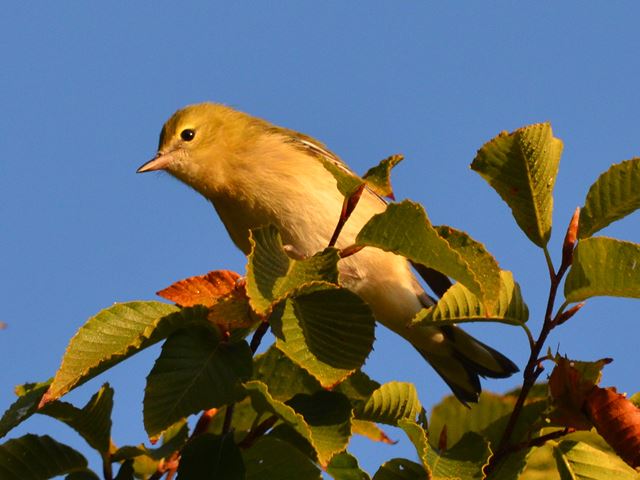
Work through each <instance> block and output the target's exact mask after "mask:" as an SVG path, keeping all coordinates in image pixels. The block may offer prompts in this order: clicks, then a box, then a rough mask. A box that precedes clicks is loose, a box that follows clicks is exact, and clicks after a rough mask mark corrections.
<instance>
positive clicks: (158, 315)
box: [42, 302, 208, 403]
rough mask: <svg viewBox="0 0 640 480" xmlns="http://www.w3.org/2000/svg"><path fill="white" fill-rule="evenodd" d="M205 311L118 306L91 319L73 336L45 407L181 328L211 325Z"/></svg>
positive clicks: (146, 305) (134, 304)
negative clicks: (49, 402)
mask: <svg viewBox="0 0 640 480" xmlns="http://www.w3.org/2000/svg"><path fill="white" fill-rule="evenodd" d="M206 312H207V310H206V309H205V308H203V307H193V308H185V309H182V310H180V309H179V308H178V307H175V306H173V305H167V304H166V303H160V302H129V303H118V304H115V305H113V306H112V307H109V308H107V309H105V310H103V311H101V312H100V313H98V314H97V315H96V316H95V317H91V318H90V319H89V320H88V321H87V322H86V323H85V324H84V325H83V326H82V327H80V329H79V330H78V332H77V333H76V334H75V335H74V337H73V338H72V339H71V341H70V342H69V346H68V347H67V350H66V352H65V354H64V357H63V358H62V365H61V366H60V368H59V369H58V371H57V372H56V375H55V377H54V379H53V382H52V384H51V386H50V387H49V391H48V392H47V393H46V394H45V396H44V397H43V399H42V403H45V402H47V401H50V400H54V399H57V398H59V397H61V396H62V395H64V394H65V393H67V392H68V391H69V390H71V389H72V388H74V387H76V386H78V385H80V384H82V383H84V382H86V381H87V380H90V379H91V378H93V377H95V376H96V375H98V374H100V373H102V372H104V371H105V370H107V369H109V368H111V367H113V366H114V365H116V364H118V363H120V362H121V361H123V360H125V359H127V358H129V357H131V356H132V355H134V354H136V353H137V352H139V351H140V350H143V349H145V348H147V347H149V346H151V345H153V344H154V343H157V342H159V341H160V340H164V339H165V338H166V337H168V336H169V335H170V334H171V333H173V332H174V331H176V330H177V329H179V328H184V327H187V326H191V325H208V322H207V319H206Z"/></svg>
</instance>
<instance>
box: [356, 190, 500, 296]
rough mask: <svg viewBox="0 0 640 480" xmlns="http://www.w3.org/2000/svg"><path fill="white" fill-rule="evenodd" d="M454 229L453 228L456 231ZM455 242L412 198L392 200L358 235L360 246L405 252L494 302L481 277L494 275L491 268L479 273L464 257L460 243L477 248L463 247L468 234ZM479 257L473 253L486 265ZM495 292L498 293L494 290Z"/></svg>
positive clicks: (474, 260)
mask: <svg viewBox="0 0 640 480" xmlns="http://www.w3.org/2000/svg"><path fill="white" fill-rule="evenodd" d="M452 231H453V230H452ZM451 237H452V243H453V246H452V244H450V243H449V242H448V241H447V240H446V239H445V238H443V237H442V236H440V234H439V233H438V230H436V229H435V228H434V227H433V226H432V225H431V222H430V221H429V219H428V218H427V214H426V212H425V211H424V208H423V207H422V206H421V205H419V204H417V203H414V202H411V201H409V200H404V201H402V202H400V203H391V204H389V205H388V206H387V209H386V210H385V211H384V212H382V213H379V214H377V215H374V216H373V217H371V219H370V220H369V221H368V222H367V223H366V225H365V226H364V227H363V228H362V230H361V231H360V233H359V234H358V236H357V238H356V243H357V244H358V245H365V246H366V245H369V246H373V247H377V248H380V249H382V250H385V251H389V252H393V253H396V254H399V255H402V256H404V257H406V258H408V259H409V260H411V261H412V262H414V263H419V264H421V265H424V266H426V267H429V268H433V269H435V270H437V271H439V272H441V273H443V274H445V275H447V276H449V277H452V278H454V279H456V280H458V281H459V282H460V283H462V284H463V285H464V286H465V287H467V288H468V289H469V290H470V291H471V292H473V293H474V294H475V295H477V296H478V297H479V298H480V299H481V300H482V301H483V302H486V303H489V304H491V303H492V302H493V299H492V298H491V293H492V292H491V291H489V290H486V288H485V287H484V285H482V283H481V281H480V279H481V278H486V276H490V275H491V273H490V272H488V271H484V270H481V271H478V272H475V271H474V270H473V269H472V265H471V264H469V263H467V261H466V260H465V259H464V258H463V257H462V255H461V253H460V252H458V250H457V248H455V247H456V246H457V247H458V248H460V249H461V250H464V251H468V250H471V249H474V250H475V248H476V246H477V245H480V244H476V243H473V244H471V243H469V244H467V247H468V250H467V247H465V248H464V249H463V244H464V242H465V241H466V237H465V238H464V239H463V237H462V236H461V235H457V234H455V233H454V234H452V235H451ZM483 259H484V261H482V262H481V261H479V260H478V258H477V257H476V256H472V261H473V262H474V265H475V266H477V265H483V267H482V268H484V264H485V261H487V258H485V257H483ZM493 293H495V292H493Z"/></svg>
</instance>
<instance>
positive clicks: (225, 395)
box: [144, 328, 252, 437]
mask: <svg viewBox="0 0 640 480" xmlns="http://www.w3.org/2000/svg"><path fill="white" fill-rule="evenodd" d="M251 370H252V359H251V350H250V348H249V345H247V343H246V342H245V341H241V342H225V341H223V339H222V338H221V337H220V334H219V333H218V332H217V330H214V329H205V328H193V329H190V330H184V331H181V332H177V333H175V334H174V335H172V336H171V337H169V339H168V340H167V341H166V342H165V344H164V345H163V347H162V353H161V354H160V357H159V358H158V359H157V360H156V363H155V365H154V366H153V369H152V370H151V372H150V373H149V376H148V377H147V386H146V388H145V396H144V425H145V429H146V430H147V433H148V434H149V436H150V437H154V436H156V435H158V434H159V433H161V432H162V431H163V430H164V429H165V428H167V427H168V426H170V425H172V424H173V423H175V422H177V421H178V420H180V419H181V418H183V417H186V416H188V415H191V414H193V413H196V412H199V411H201V410H208V409H210V408H212V407H220V406H222V405H225V404H227V403H231V402H233V401H235V400H238V399H239V397H240V392H239V390H238V388H237V387H239V384H240V382H241V381H243V380H245V379H247V378H249V377H250V376H251Z"/></svg>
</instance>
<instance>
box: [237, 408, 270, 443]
mask: <svg viewBox="0 0 640 480" xmlns="http://www.w3.org/2000/svg"><path fill="white" fill-rule="evenodd" d="M278 420H279V419H278V417H276V416H275V415H272V416H270V417H268V418H267V419H266V420H264V421H263V422H261V423H260V424H259V425H258V426H257V427H256V428H254V429H253V430H251V431H250V432H249V433H247V436H246V437H244V438H243V439H242V441H241V442H239V443H238V447H240V448H242V449H245V448H249V447H250V446H251V445H253V444H254V443H255V442H256V441H257V440H258V438H260V437H261V436H263V435H264V434H265V433H267V431H268V430H269V429H270V428H271V427H273V426H274V425H275V424H276V423H277V422H278Z"/></svg>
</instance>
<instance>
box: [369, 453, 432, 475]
mask: <svg viewBox="0 0 640 480" xmlns="http://www.w3.org/2000/svg"><path fill="white" fill-rule="evenodd" d="M429 478H431V477H430V476H429V475H427V472H426V471H425V469H424V467H423V466H422V465H420V464H419V463H415V462H412V461H411V460H407V459H406V458H392V459H391V460H389V461H388V462H385V463H383V464H382V466H381V467H380V468H379V469H378V471H377V472H376V474H375V475H374V476H373V480H427V479H429Z"/></svg>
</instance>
